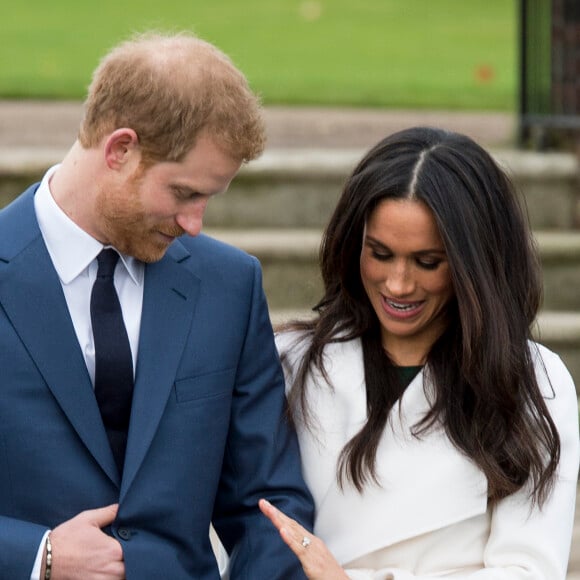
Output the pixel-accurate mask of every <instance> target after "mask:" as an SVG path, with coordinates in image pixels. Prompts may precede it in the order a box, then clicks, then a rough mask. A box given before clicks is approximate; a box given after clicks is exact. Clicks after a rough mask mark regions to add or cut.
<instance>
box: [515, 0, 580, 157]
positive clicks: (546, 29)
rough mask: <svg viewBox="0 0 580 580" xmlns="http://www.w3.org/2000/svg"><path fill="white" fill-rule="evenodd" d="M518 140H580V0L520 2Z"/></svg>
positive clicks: (544, 144)
mask: <svg viewBox="0 0 580 580" xmlns="http://www.w3.org/2000/svg"><path fill="white" fill-rule="evenodd" d="M519 10H520V15H519V18H518V21H519V25H520V30H519V42H520V95H519V97H520V100H519V142H520V144H521V145H530V144H531V145H533V146H535V147H537V148H544V147H547V146H550V145H557V144H562V143H563V142H565V141H570V140H571V141H573V142H574V143H575V144H576V146H577V144H578V141H579V140H580V0H520V3H519Z"/></svg>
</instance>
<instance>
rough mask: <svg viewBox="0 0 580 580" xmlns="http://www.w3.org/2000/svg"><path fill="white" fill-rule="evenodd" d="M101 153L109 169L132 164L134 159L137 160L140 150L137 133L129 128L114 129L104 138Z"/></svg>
mask: <svg viewBox="0 0 580 580" xmlns="http://www.w3.org/2000/svg"><path fill="white" fill-rule="evenodd" d="M103 153H104V156H105V163H106V164H107V167H108V168H109V169H113V170H117V171H118V170H120V169H123V167H125V166H127V165H133V164H134V163H135V160H136V161H137V162H139V160H140V159H141V152H140V151H139V137H138V136H137V133H136V132H135V131H134V130H133V129H129V128H122V129H116V130H115V131H113V132H112V133H111V134H110V135H109V136H108V137H107V138H106V140H105V144H104V150H103ZM135 158H136V159H135Z"/></svg>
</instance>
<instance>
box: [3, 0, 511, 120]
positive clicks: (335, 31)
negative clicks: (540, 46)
mask: <svg viewBox="0 0 580 580" xmlns="http://www.w3.org/2000/svg"><path fill="white" fill-rule="evenodd" d="M515 4H516V0H165V1H159V0H157V1H155V2H153V1H149V0H128V1H125V2H122V1H120V0H117V1H116V2H113V1H111V0H99V1H98V2H86V3H85V2H80V1H79V0H53V1H51V2H46V0H28V1H27V2H10V3H7V5H6V6H4V8H3V10H2V17H1V18H0V38H2V49H1V57H0V97H5V98H7V97H18V98H20V97H29V98H38V97H46V98H82V97H83V96H84V94H85V90H86V86H87V84H88V82H89V80H90V74H91V71H92V70H93V68H94V67H95V65H96V63H97V62H98V59H99V57H100V56H101V55H102V54H103V53H104V52H106V51H107V50H108V48H109V47H111V46H112V45H114V44H116V43H117V42H118V41H119V40H121V39H124V38H126V37H127V36H129V35H130V34H131V33H132V32H135V31H143V30H147V29H149V28H157V29H162V30H182V29H187V30H193V31H195V32H196V33H197V34H199V35H200V36H201V37H203V38H205V39H207V40H209V41H211V42H214V43H215V44H217V45H218V46H219V47H220V48H222V49H223V50H224V51H225V52H227V53H228V54H229V55H230V56H231V57H232V58H233V59H234V61H235V62H236V63H237V64H238V65H239V66H240V68H241V69H242V70H243V71H244V72H245V73H246V74H247V76H248V78H249V79H250V82H251V84H252V86H253V87H254V88H255V89H256V90H257V91H259V92H260V93H261V94H262V96H263V99H264V102H265V103H267V104H274V103H280V104H283V103H288V104H323V105H353V106H381V107H430V108H451V109H499V110H502V109H503V110H512V109H514V107H515V94H516V47H517V41H516V6H515ZM486 72H487V73H489V74H487V75H486V74H485V73H486Z"/></svg>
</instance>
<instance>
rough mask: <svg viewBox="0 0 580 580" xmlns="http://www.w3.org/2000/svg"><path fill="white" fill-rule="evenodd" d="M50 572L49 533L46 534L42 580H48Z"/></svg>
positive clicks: (50, 546) (50, 551) (50, 549)
mask: <svg viewBox="0 0 580 580" xmlns="http://www.w3.org/2000/svg"><path fill="white" fill-rule="evenodd" d="M51 574H52V544H51V543H50V534H48V536H46V559H45V567H44V580H50V575H51Z"/></svg>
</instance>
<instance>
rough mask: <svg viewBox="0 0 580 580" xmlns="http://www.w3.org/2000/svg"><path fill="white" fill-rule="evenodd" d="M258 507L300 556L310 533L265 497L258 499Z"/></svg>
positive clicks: (309, 541)
mask: <svg viewBox="0 0 580 580" xmlns="http://www.w3.org/2000/svg"><path fill="white" fill-rule="evenodd" d="M259 507H260V510H262V513H263V514H264V515H265V516H266V517H267V518H268V519H269V520H270V521H271V522H272V523H273V524H274V526H275V527H276V529H277V530H278V531H279V532H280V535H281V536H282V539H283V540H284V542H285V543H286V544H287V545H288V546H289V548H290V549H291V550H292V551H293V552H294V553H295V554H296V555H297V556H300V554H301V553H303V552H304V550H306V549H307V548H308V547H309V546H310V544H311V543H312V535H311V534H310V533H309V532H308V531H307V530H306V529H305V528H303V527H302V526H301V525H300V524H299V523H298V522H297V521H295V520H293V519H292V518H289V517H288V516H287V515H286V514H284V513H283V512H281V511H280V510H279V509H278V508H276V507H274V506H273V505H272V504H271V503H270V502H269V501H267V500H265V499H261V500H260V502H259Z"/></svg>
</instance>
